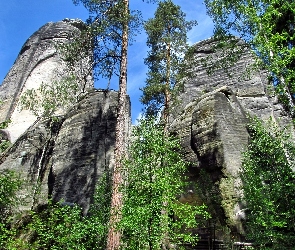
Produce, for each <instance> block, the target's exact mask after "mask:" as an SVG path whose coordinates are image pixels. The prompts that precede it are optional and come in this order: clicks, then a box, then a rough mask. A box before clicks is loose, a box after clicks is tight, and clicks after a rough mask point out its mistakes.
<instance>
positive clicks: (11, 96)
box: [0, 20, 93, 141]
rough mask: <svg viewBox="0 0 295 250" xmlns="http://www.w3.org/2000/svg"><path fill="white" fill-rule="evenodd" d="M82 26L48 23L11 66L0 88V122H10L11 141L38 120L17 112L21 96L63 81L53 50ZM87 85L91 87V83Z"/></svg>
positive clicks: (61, 66)
mask: <svg viewBox="0 0 295 250" xmlns="http://www.w3.org/2000/svg"><path fill="white" fill-rule="evenodd" d="M84 26H85V24H84V23H83V22H82V21H81V20H66V21H60V22H56V23H47V24H45V25H44V26H42V27H41V28H40V29H39V30H38V31H36V32H35V33H34V34H33V35H32V36H31V37H30V38H29V39H28V40H27V41H26V42H25V44H24V45H23V47H22V48H21V51H20V53H19V55H18V57H17V59H16V61H15V63H14V65H13V66H12V68H11V69H10V71H9V72H8V74H7V75H6V77H5V79H4V81H3V83H2V84H1V86H0V100H1V101H2V102H3V104H2V105H1V107H0V121H4V120H6V119H7V120H8V119H10V120H11V121H12V122H11V124H10V125H9V127H8V128H7V131H8V132H9V133H10V138H11V140H12V141H15V140H16V139H17V138H18V137H19V136H20V135H21V134H22V133H23V132H25V130H26V129H27V128H28V127H29V126H30V125H32V124H33V122H35V121H36V119H37V117H35V116H34V115H33V114H31V113H30V112H29V111H27V110H23V111H20V104H19V100H20V97H21V95H22V94H23V93H24V91H26V90H27V89H32V88H34V89H37V88H38V87H39V86H40V85H41V83H53V82H54V81H55V80H58V79H60V78H61V77H62V75H63V74H64V70H65V65H64V62H63V61H62V60H61V58H60V55H59V54H58V53H57V51H56V46H57V45H58V44H61V43H66V42H68V41H69V39H71V38H73V37H75V36H77V35H79V34H80V32H81V29H83V27H84ZM85 65H86V64H85ZM77 70H78V69H77ZM88 85H89V87H93V82H89V83H88Z"/></svg>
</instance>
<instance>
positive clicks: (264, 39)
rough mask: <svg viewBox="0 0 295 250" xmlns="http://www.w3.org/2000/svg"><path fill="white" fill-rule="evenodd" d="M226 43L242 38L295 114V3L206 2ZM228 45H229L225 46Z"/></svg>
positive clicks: (275, 0)
mask: <svg viewBox="0 0 295 250" xmlns="http://www.w3.org/2000/svg"><path fill="white" fill-rule="evenodd" d="M205 4H206V7H207V11H208V14H209V15H210V16H211V17H212V18H213V21H214V23H215V35H216V36H217V38H218V39H220V40H222V41H227V40H228V39H229V36H233V35H235V36H239V37H240V38H242V39H244V40H245V42H246V43H245V45H246V46H248V47H249V48H252V49H253V50H254V52H255V54H256V55H257V56H258V60H257V63H258V64H259V65H260V66H263V67H264V68H265V69H267V70H268V72H269V73H270V75H269V77H270V79H271V80H272V83H273V84H274V85H275V87H276V88H275V89H276V93H277V95H278V96H279V98H280V100H281V102H282V103H284V105H285V107H286V108H287V109H288V110H289V112H290V114H291V115H292V116H293V115H294V93H295V70H294V65H295V47H294V39H295V32H294V19H295V2H294V1H292V0H287V1H285V0H246V1H244V0H243V1H242V0H205ZM224 45H225V46H226V45H227V43H224Z"/></svg>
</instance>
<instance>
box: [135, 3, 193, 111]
mask: <svg viewBox="0 0 295 250" xmlns="http://www.w3.org/2000/svg"><path fill="white" fill-rule="evenodd" d="M185 17H186V15H185V13H184V12H182V11H181V9H180V6H178V5H175V4H174V3H173V2H172V1H171V0H166V1H162V2H159V5H158V8H157V10H156V12H155V16H154V18H151V19H149V20H148V21H147V22H146V23H145V25H144V28H145V30H146V33H147V35H148V39H147V45H148V47H149V48H150V51H149V52H148V57H147V58H146V59H145V64H146V65H147V66H148V68H149V72H148V74H147V75H148V77H147V80H146V86H145V87H144V88H143V95H142V97H141V102H142V103H143V104H145V105H147V111H148V112H147V113H148V114H149V115H150V114H157V112H158V111H159V110H160V109H161V108H162V107H163V106H164V105H165V109H169V102H170V99H171V96H172V94H173V89H174V86H175V84H176V83H178V84H180V83H179V80H180V79H182V78H184V76H187V74H188V73H187V72H188V70H187V65H185V61H184V55H185V53H186V52H187V50H188V44H187V32H188V31H189V30H191V28H192V27H193V26H194V25H196V22H195V21H186V20H185ZM186 60H187V58H186ZM164 112H165V110H164ZM166 112H168V111H167V110H166Z"/></svg>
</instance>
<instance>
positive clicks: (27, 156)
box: [0, 90, 118, 213]
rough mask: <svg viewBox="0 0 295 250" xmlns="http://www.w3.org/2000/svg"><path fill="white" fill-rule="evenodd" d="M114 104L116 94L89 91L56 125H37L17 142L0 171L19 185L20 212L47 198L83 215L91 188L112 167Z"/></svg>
mask: <svg viewBox="0 0 295 250" xmlns="http://www.w3.org/2000/svg"><path fill="white" fill-rule="evenodd" d="M117 103H118V93H117V92H115V91H98V90H93V91H92V92H90V93H89V94H87V95H86V96H85V98H83V100H81V101H80V102H79V103H77V104H76V105H75V106H74V107H73V108H72V109H71V110H69V111H68V113H67V114H66V115H65V116H61V117H60V118H59V120H58V121H56V120H54V121H50V120H46V121H39V122H37V123H36V124H34V125H33V126H31V127H30V128H29V129H28V130H27V131H26V132H25V133H24V134H23V135H22V136H21V137H20V138H18V139H17V141H16V142H15V143H14V144H13V146H12V147H11V148H10V149H9V150H8V151H7V152H6V154H5V155H4V156H3V157H2V159H1V160H2V164H1V167H0V169H10V170H15V171H17V172H19V173H20V174H21V177H22V179H23V180H24V181H25V183H26V186H25V188H24V189H23V193H21V194H20V196H21V197H23V202H22V204H23V207H22V208H21V210H28V209H30V208H32V207H36V206H40V205H42V204H44V203H46V202H47V199H48V198H50V197H51V198H53V200H55V201H60V200H63V201H64V202H68V203H76V204H79V205H81V206H82V207H83V210H84V213H86V212H87V210H88V208H89V205H90V204H91V201H92V200H91V199H92V197H93V193H94V189H95V184H96V183H97V181H98V180H99V178H100V176H101V175H102V174H103V172H104V171H106V170H107V171H111V169H112V167H113V160H114V144H115V126H116V121H117ZM36 184H37V185H36Z"/></svg>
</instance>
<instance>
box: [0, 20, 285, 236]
mask: <svg viewBox="0 0 295 250" xmlns="http://www.w3.org/2000/svg"><path fill="white" fill-rule="evenodd" d="M82 28H83V23H81V22H79V21H69V20H65V21H62V22H57V23H49V24H46V25H44V26H43V27H42V28H41V29H40V30H39V31H37V32H36V33H35V34H33V35H32V37H31V38H29V39H28V41H27V42H26V43H25V45H24V46H23V48H22V50H21V52H20V54H19V56H18V58H17V60H16V62H15V65H14V66H13V67H12V69H11V70H10V72H9V73H8V75H7V77H6V78H5V80H4V82H3V84H2V85H1V86H0V98H1V99H2V100H3V101H4V104H3V105H2V107H1V113H0V115H1V117H0V118H1V119H0V120H1V121H3V120H5V119H11V120H12V124H11V125H10V126H9V127H8V128H7V129H6V130H2V131H1V137H2V138H8V139H10V140H11V141H12V142H14V144H13V146H12V147H11V148H9V150H8V151H7V152H6V153H5V154H4V155H2V156H1V159H0V163H1V165H0V171H1V170H3V169H13V170H15V171H17V172H19V173H20V175H21V177H22V178H23V179H24V180H25V182H26V183H27V186H26V188H24V189H23V190H22V191H21V192H20V193H19V195H20V197H22V198H23V203H22V204H23V205H22V206H23V207H21V209H22V210H28V209H31V208H34V207H36V206H40V205H42V204H44V203H46V201H47V199H48V197H52V198H53V199H54V200H55V201H60V200H64V202H67V203H77V204H79V205H81V206H82V208H83V211H84V213H87V211H88V209H89V205H90V203H91V199H92V196H93V192H94V189H95V184H96V183H97V180H98V179H99V178H100V176H101V175H102V173H103V172H104V171H106V170H111V169H112V167H113V161H114V145H115V126H116V121H117V120H116V119H117V103H118V93H117V92H115V91H102V90H100V91H99V90H94V89H93V88H92V87H91V84H92V83H89V86H88V87H87V94H86V95H85V96H84V97H83V98H82V99H81V100H80V101H79V102H77V103H76V104H75V105H74V106H73V107H72V108H71V109H69V110H66V112H64V113H62V114H61V115H60V116H59V119H57V120H56V119H53V120H38V119H37V117H35V116H33V115H31V114H28V113H26V112H25V111H21V112H20V111H19V110H18V105H19V99H20V97H21V95H22V93H23V92H24V91H25V90H26V89H29V88H37V87H38V86H40V84H41V83H42V82H48V83H50V82H53V81H54V79H56V78H58V77H59V75H60V71H59V70H60V69H61V70H62V71H63V70H64V64H63V62H62V60H61V59H60V57H59V55H58V53H56V50H55V47H54V43H55V42H67V41H68V39H69V38H70V37H72V36H73V35H75V34H79V32H81V29H82ZM214 44H215V41H214V40H212V39H209V40H205V41H202V42H200V43H198V44H196V45H195V67H194V69H193V71H194V74H195V76H194V77H193V78H191V79H189V80H187V81H186V82H185V84H184V89H183V93H181V94H180V96H179V97H180V101H181V103H180V104H178V105H177V108H175V110H174V111H173V112H172V115H171V117H170V130H171V131H173V132H174V133H175V134H177V135H178V136H179V137H180V139H181V143H182V147H183V150H184V157H185V158H186V160H188V161H189V162H190V166H189V169H188V175H189V176H190V178H191V179H192V180H194V181H195V183H196V187H192V189H191V190H190V192H189V194H188V195H185V194H184V195H183V197H182V198H181V199H183V200H184V201H185V199H188V197H189V199H195V200H196V201H198V202H202V203H203V202H204V203H205V204H207V205H208V207H209V211H210V213H211V214H212V217H213V219H212V220H213V224H214V225H215V226H214V230H215V229H216V232H214V234H216V236H217V237H219V238H224V237H225V235H226V234H225V233H224V229H225V228H229V230H230V232H231V235H233V236H236V237H238V238H236V239H237V240H239V239H240V238H241V236H242V235H243V233H244V228H243V220H244V219H245V214H244V209H245V204H243V203H242V202H241V199H240V198H241V197H242V193H241V180H240V178H239V172H240V170H241V162H242V152H243V151H244V150H245V149H246V147H247V143H248V138H249V135H248V132H247V127H246V126H247V122H248V115H252V116H253V115H255V116H258V117H260V118H261V119H263V120H266V119H268V118H269V117H272V118H273V119H274V120H275V121H277V123H279V124H281V125H286V124H291V119H290V118H289V117H288V116H287V114H286V112H285V111H284V109H283V107H282V106H281V105H280V104H279V103H278V102H277V100H276V98H275V97H274V96H272V95H270V93H268V87H267V75H266V73H265V72H263V71H257V72H256V73H252V74H251V75H248V76H245V75H244V74H243V72H244V71H245V69H246V67H247V65H249V64H251V62H253V55H252V54H251V53H250V52H249V51H245V52H244V53H243V54H242V56H241V57H240V58H239V60H238V62H237V63H235V64H233V65H230V66H229V67H228V72H230V73H231V75H232V77H229V76H228V74H227V73H226V72H225V71H223V70H217V71H215V72H214V73H213V74H211V75H208V74H207V71H208V69H209V68H208V67H207V66H204V64H203V62H204V61H206V60H207V59H209V58H211V59H212V58H213V59H214V60H215V59H216V60H219V59H220V58H221V59H222V57H221V55H220V54H218V53H216V52H214V51H213V50H212V49H211V47H212V45H214ZM86 67H89V65H86ZM78 70H80V69H78ZM90 78H91V76H90ZM83 87H85V86H83ZM129 106H130V103H129V102H128V107H127V109H128V110H130V107H129ZM126 116H129V120H128V119H127V120H128V122H127V124H126V126H127V127H129V128H130V122H129V121H130V113H128V114H126ZM128 131H129V130H128ZM126 136H128V135H126Z"/></svg>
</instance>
